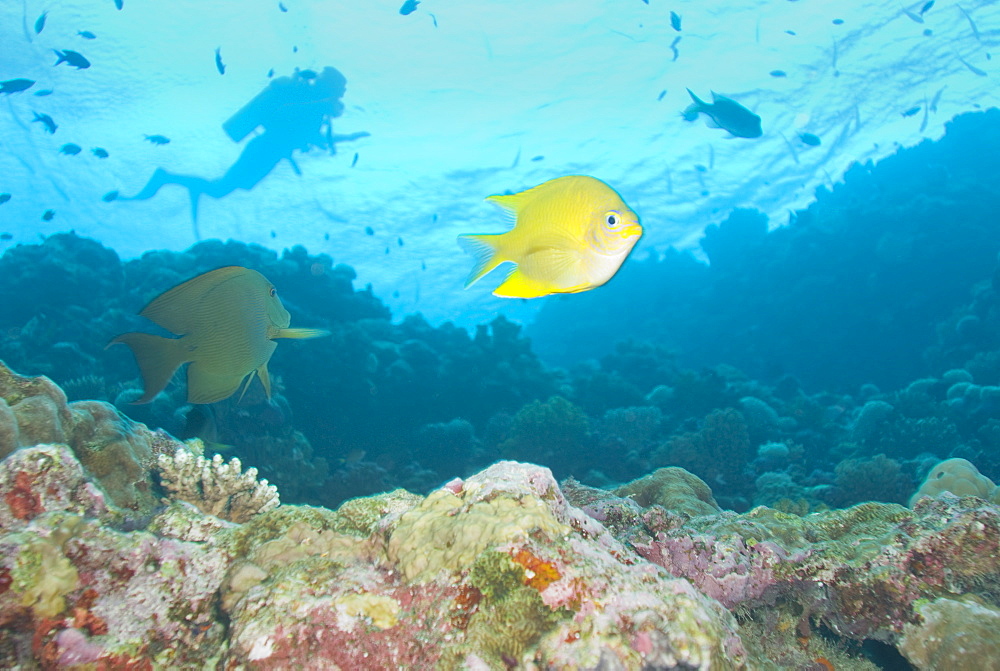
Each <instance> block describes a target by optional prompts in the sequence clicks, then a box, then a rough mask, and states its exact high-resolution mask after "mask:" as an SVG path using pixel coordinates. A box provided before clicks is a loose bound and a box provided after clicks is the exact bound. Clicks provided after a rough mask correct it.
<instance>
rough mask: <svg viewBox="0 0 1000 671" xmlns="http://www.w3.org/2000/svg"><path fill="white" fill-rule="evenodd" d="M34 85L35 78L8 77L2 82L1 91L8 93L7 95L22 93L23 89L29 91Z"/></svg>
mask: <svg viewBox="0 0 1000 671" xmlns="http://www.w3.org/2000/svg"><path fill="white" fill-rule="evenodd" d="M34 85H35V80H33V79H8V80H6V81H2V82H0V93H6V94H7V95H10V94H11V93H20V92H21V91H27V90H28V89H30V88H31V87H32V86H34Z"/></svg>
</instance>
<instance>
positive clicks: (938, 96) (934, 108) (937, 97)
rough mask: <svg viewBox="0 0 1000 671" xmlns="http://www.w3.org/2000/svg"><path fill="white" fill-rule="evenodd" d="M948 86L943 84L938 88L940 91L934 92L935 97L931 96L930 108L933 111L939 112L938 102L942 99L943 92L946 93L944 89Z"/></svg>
mask: <svg viewBox="0 0 1000 671" xmlns="http://www.w3.org/2000/svg"><path fill="white" fill-rule="evenodd" d="M946 88H948V87H947V86H942V87H941V88H940V89H938V92H937V93H935V94H934V97H933V98H931V104H930V105H929V108H930V110H931V111H932V112H937V106H938V102H939V101H940V100H941V94H942V93H944V90H945V89H946Z"/></svg>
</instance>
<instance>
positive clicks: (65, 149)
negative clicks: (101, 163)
mask: <svg viewBox="0 0 1000 671" xmlns="http://www.w3.org/2000/svg"><path fill="white" fill-rule="evenodd" d="M59 153H60V154H66V155H67V156H76V155H77V154H79V153H80V145H78V144H74V143H72V142H67V143H66V144H64V145H63V146H62V147H60V148H59Z"/></svg>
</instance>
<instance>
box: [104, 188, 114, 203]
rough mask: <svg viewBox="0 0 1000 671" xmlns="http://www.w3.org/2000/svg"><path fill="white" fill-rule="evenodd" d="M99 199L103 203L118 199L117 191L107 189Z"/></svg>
mask: <svg viewBox="0 0 1000 671" xmlns="http://www.w3.org/2000/svg"><path fill="white" fill-rule="evenodd" d="M101 200H103V201H104V202H105V203H110V202H111V201H113V200H118V191H108V192H107V193H106V194H104V195H103V196H101Z"/></svg>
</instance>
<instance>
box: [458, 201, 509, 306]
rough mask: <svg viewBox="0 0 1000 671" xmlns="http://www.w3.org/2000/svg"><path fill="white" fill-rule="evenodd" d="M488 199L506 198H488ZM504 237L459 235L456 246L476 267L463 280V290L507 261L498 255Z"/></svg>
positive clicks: (500, 235)
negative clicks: (470, 255) (468, 256)
mask: <svg viewBox="0 0 1000 671" xmlns="http://www.w3.org/2000/svg"><path fill="white" fill-rule="evenodd" d="M490 198H507V196H490ZM503 235H505V234H503V233H501V234H499V235H460V236H458V244H459V246H460V247H461V248H462V250H463V251H465V252H468V253H469V254H472V256H473V257H474V258H475V260H476V265H474V266H473V267H472V272H470V273H469V276H468V277H467V278H466V279H465V288H466V289H468V288H469V287H471V286H472V285H473V284H475V283H476V282H478V281H479V280H480V279H481V278H482V277H483V276H484V275H486V273H488V272H490V271H491V270H493V269H494V268H496V267H497V266H499V265H500V264H501V263H503V262H504V261H507V259H505V258H503V256H501V255H500V254H499V253H498V249H499V246H500V238H501V237H502V236H503Z"/></svg>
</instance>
